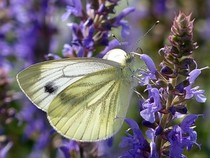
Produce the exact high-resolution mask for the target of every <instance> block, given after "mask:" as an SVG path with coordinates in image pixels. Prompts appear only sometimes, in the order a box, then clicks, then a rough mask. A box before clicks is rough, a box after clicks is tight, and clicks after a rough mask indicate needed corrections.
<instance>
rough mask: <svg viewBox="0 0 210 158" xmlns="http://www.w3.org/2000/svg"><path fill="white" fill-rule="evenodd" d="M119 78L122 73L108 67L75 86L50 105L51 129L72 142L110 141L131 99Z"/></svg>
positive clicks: (79, 81)
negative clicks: (108, 139) (109, 138)
mask: <svg viewBox="0 0 210 158" xmlns="http://www.w3.org/2000/svg"><path fill="white" fill-rule="evenodd" d="M122 78H123V72H122V69H121V68H120V67H118V68H116V67H111V68H107V69H106V70H103V71H97V72H94V73H91V74H89V75H87V76H85V77H84V78H82V79H80V80H78V81H76V82H74V83H73V84H71V85H70V86H68V87H67V88H65V89H64V90H63V91H62V92H61V93H59V94H58V95H57V96H56V97H55V99H54V100H53V101H52V103H51V104H50V106H49V109H48V119H49V120H50V123H51V125H52V126H54V128H55V129H56V130H57V131H58V132H59V133H61V134H62V135H64V136H65V137H67V138H71V139H74V140H79V141H97V140H102V139H105V138H108V137H111V136H112V135H113V134H114V133H116V132H117V131H118V130H119V129H120V127H121V126H122V123H123V120H124V117H125V115H126V112H127V108H128V105H129V101H130V96H131V85H130V82H127V81H126V82H125V81H124V80H122ZM119 91H126V92H128V91H129V92H130V94H128V93H126V94H127V95H124V94H121V93H122V92H120V93H119Z"/></svg>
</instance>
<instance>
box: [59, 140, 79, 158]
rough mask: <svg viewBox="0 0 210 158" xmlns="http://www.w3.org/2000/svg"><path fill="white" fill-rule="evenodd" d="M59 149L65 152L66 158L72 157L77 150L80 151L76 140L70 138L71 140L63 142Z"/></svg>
mask: <svg viewBox="0 0 210 158" xmlns="http://www.w3.org/2000/svg"><path fill="white" fill-rule="evenodd" d="M59 150H60V151H61V152H62V153H63V155H64V157H65V158H71V155H72V154H73V153H75V154H76V153H77V152H79V150H80V148H79V145H78V143H77V142H76V141H73V140H69V141H66V142H65V143H63V144H62V145H61V146H60V147H59ZM75 154H74V155H75Z"/></svg>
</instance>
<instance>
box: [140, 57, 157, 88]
mask: <svg viewBox="0 0 210 158" xmlns="http://www.w3.org/2000/svg"><path fill="white" fill-rule="evenodd" d="M140 59H141V60H143V61H144V63H145V64H146V66H147V68H148V71H147V70H146V71H140V75H139V76H140V77H139V79H140V81H139V83H140V85H148V84H149V82H150V81H151V80H156V79H157V78H156V75H155V74H156V72H157V69H156V66H155V63H154V62H153V60H152V58H150V57H149V56H148V55H146V54H140Z"/></svg>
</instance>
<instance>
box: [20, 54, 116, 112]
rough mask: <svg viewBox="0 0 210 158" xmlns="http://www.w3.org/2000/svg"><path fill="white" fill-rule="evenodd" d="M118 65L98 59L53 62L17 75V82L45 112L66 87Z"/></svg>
mask: <svg viewBox="0 0 210 158" xmlns="http://www.w3.org/2000/svg"><path fill="white" fill-rule="evenodd" d="M113 66H116V67H119V64H118V63H115V62H112V61H108V60H103V59H96V58H80V59H63V60H52V61H46V62H42V63H38V64H35V65H32V66H31V67H29V68H27V69H25V70H23V71H21V72H20V73H19V74H18V75H17V81H18V84H19V86H20V88H21V89H22V91H23V92H24V93H25V95H26V96H27V97H28V98H29V99H30V100H31V102H32V103H33V104H35V105H36V106H37V107H38V108H40V109H42V110H43V111H47V109H48V106H49V105H50V103H51V102H52V100H53V99H54V98H55V97H56V96H57V95H58V94H59V93H60V92H62V91H63V90H64V89H65V88H66V87H68V86H69V85H71V84H72V83H74V82H76V81H78V80H79V79H81V78H83V77H84V76H86V75H88V74H91V73H94V72H97V71H100V70H104V69H107V68H111V67H113Z"/></svg>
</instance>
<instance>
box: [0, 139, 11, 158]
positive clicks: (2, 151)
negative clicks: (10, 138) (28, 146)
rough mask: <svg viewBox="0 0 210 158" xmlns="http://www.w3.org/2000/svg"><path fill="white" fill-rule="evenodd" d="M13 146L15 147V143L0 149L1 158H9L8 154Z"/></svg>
mask: <svg viewBox="0 0 210 158" xmlns="http://www.w3.org/2000/svg"><path fill="white" fill-rule="evenodd" d="M12 145H13V143H12V142H9V143H7V145H5V146H4V147H3V148H0V158H6V157H7V153H8V152H9V150H10V149H11V147H12Z"/></svg>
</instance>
